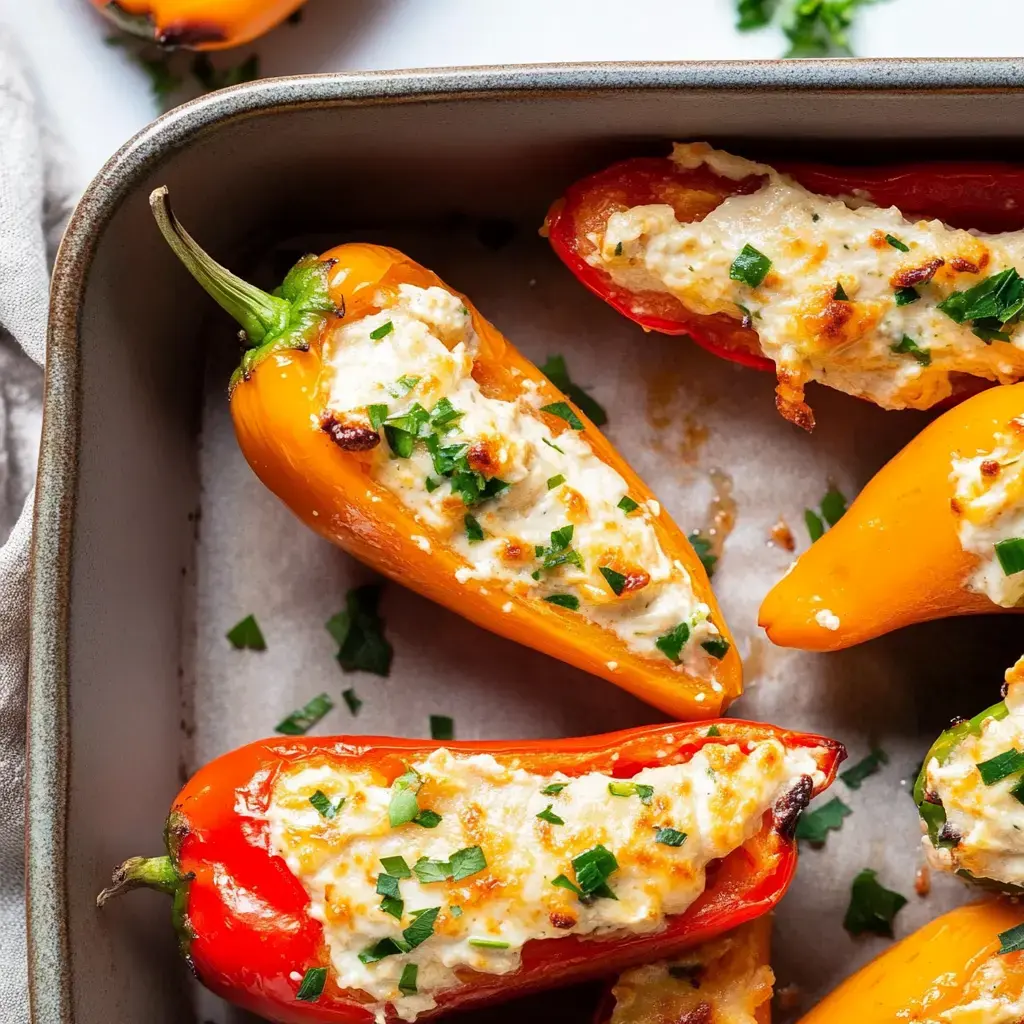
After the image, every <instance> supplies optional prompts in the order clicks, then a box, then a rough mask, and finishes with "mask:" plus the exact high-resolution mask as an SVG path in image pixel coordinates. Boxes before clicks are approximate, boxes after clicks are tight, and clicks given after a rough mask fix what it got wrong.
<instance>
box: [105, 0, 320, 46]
mask: <svg viewBox="0 0 1024 1024" xmlns="http://www.w3.org/2000/svg"><path fill="white" fill-rule="evenodd" d="M303 3H305V0H92V4H93V6H94V7H97V8H99V10H100V11H102V12H103V13H104V14H105V15H106V16H107V17H108V18H110V19H111V21H113V22H114V23H115V24H116V25H117V26H118V27H119V28H122V29H124V30H125V31H126V32H130V33H131V34H132V35H138V36H141V37H142V38H143V39H150V40H152V41H153V42H155V43H159V44H160V45H161V46H187V47H188V48H189V49H193V50H226V49H229V48H230V47H232V46H244V45H245V44H246V43H249V42H252V40H253V39H255V38H257V36H261V35H263V34H264V33H265V32H269V31H270V30H271V29H272V28H273V27H274V26H275V25H278V24H280V23H281V22H282V21H284V20H285V18H287V17H288V16H289V15H291V14H294V13H295V12H296V11H297V10H298V9H299V8H300V7H301V6H302V5H303Z"/></svg>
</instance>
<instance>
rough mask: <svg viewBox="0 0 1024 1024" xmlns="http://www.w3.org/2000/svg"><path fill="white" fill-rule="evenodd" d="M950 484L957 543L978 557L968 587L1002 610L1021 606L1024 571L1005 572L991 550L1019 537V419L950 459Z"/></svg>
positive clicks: (1022, 516)
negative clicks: (973, 450) (988, 442)
mask: <svg viewBox="0 0 1024 1024" xmlns="http://www.w3.org/2000/svg"><path fill="white" fill-rule="evenodd" d="M950 482H951V483H952V484H953V501H952V503H951V506H952V509H953V514H954V515H955V516H956V520H957V533H958V535H959V537H960V544H961V546H962V547H963V549H964V551H969V552H970V553H971V554H973V555H977V556H978V565H977V567H976V568H975V570H974V572H973V573H972V574H971V576H970V579H968V581H967V587H968V589H970V590H973V591H975V592H977V593H979V594H985V595H986V596H987V597H988V598H989V599H990V600H991V601H992V602H993V603H994V604H998V605H1000V606H1002V607H1003V608H1015V607H1018V606H1020V605H1021V604H1024V572H1018V573H1014V574H1013V575H1011V576H1007V575H1006V573H1005V572H1004V571H1003V567H1002V566H1001V565H1000V564H999V560H998V559H997V558H996V553H995V545H996V544H997V543H998V542H999V541H1001V540H1009V539H1010V538H1015V537H1024V421H1021V420H1016V419H1015V420H1011V421H1010V423H1009V425H1008V426H1007V429H1006V430H1005V431H1003V432H1002V433H1000V434H999V435H998V436H997V438H996V444H995V447H994V448H993V449H992V450H991V451H989V452H984V453H983V454H981V455H976V456H973V457H972V458H954V459H953V469H952V472H951V473H950Z"/></svg>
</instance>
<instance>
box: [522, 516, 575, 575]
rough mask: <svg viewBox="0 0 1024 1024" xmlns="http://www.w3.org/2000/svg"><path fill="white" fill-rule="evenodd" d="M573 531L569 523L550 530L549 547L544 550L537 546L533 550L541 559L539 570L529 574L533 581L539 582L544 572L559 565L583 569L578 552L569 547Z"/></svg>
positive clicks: (573, 528)
mask: <svg viewBox="0 0 1024 1024" xmlns="http://www.w3.org/2000/svg"><path fill="white" fill-rule="evenodd" d="M574 531H575V527H574V526H573V525H572V524H571V523H570V524H569V525H568V526H563V527H561V528H560V529H557V530H552V531H551V546H550V547H546V548H545V547H542V546H541V545H539V544H538V545H537V546H536V547H535V548H534V549H533V553H534V554H535V555H536V556H537V558H540V559H542V561H541V565H540V568H539V569H536V570H535V571H534V572H532V573H531V576H533V578H534V579H535V580H539V579H540V578H541V575H542V574H543V573H544V572H547V571H549V570H551V569H557V568H558V567H559V566H560V565H575V566H576V568H577V569H582V568H583V559H582V558H581V557H580V555H579V553H578V552H576V551H573V549H572V548H571V547H569V545H570V544H571V543H572V535H573V533H574Z"/></svg>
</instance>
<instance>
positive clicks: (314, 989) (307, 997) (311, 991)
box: [295, 967, 327, 1003]
mask: <svg viewBox="0 0 1024 1024" xmlns="http://www.w3.org/2000/svg"><path fill="white" fill-rule="evenodd" d="M326 984H327V968H326V967H309V968H307V970H306V973H305V974H304V975H303V976H302V984H300V985H299V991H298V992H296V993H295V998H296V999H298V1000H300V1001H301V1002H303V1003H312V1002H314V1001H315V1000H317V999H319V998H320V996H321V994H322V993H323V990H324V985H326Z"/></svg>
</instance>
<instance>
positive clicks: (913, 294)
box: [893, 286, 921, 306]
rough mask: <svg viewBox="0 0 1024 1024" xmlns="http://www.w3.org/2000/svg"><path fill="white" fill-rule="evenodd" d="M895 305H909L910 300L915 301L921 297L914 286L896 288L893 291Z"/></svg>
mask: <svg viewBox="0 0 1024 1024" xmlns="http://www.w3.org/2000/svg"><path fill="white" fill-rule="evenodd" d="M893 297H894V299H895V302H896V305H897V306H909V305H910V304H911V303H912V302H917V300H918V299H919V298H921V293H920V292H919V291H918V290H917V289H916V288H911V287H909V286H908V287H906V288H897V289H896V291H895V292H894V293H893Z"/></svg>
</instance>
